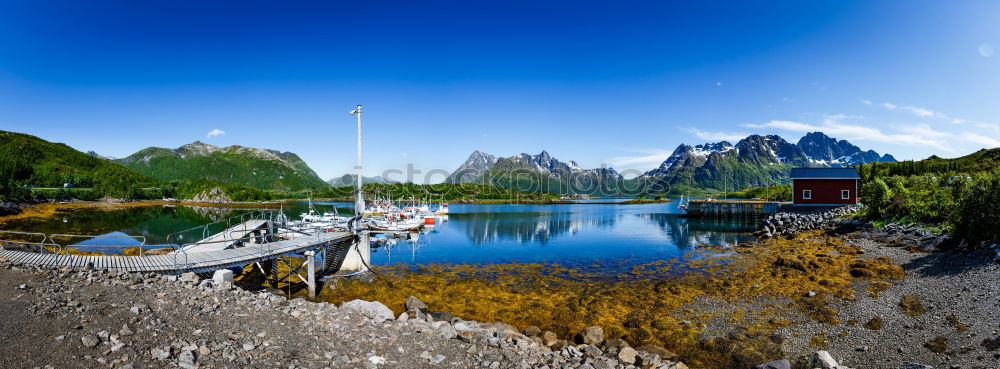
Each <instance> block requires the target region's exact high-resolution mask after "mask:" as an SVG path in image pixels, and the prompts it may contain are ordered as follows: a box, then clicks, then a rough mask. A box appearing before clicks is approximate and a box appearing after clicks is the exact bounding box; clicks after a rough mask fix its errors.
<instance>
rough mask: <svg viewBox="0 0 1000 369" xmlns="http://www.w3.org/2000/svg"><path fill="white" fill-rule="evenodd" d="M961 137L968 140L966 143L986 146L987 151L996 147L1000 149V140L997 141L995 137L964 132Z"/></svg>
mask: <svg viewBox="0 0 1000 369" xmlns="http://www.w3.org/2000/svg"><path fill="white" fill-rule="evenodd" d="M960 137H961V138H962V139H964V140H966V141H969V142H971V143H975V144H980V145H984V146H985V147H984V148H987V149H992V148H994V147H1000V140H997V139H995V138H993V137H989V136H984V135H982V134H979V133H973V132H963V133H962V135H961V136H960Z"/></svg>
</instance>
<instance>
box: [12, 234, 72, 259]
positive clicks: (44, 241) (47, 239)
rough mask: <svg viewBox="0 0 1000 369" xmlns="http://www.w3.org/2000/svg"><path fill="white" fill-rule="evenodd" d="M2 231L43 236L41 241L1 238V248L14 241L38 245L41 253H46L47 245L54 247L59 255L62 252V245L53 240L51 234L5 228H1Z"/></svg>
mask: <svg viewBox="0 0 1000 369" xmlns="http://www.w3.org/2000/svg"><path fill="white" fill-rule="evenodd" d="M0 233H6V234H16V235H24V236H41V237H42V240H41V241H39V242H30V241H15V240H7V239H0V250H3V249H4V245H8V244H12V243H17V244H22V245H33V246H38V253H39V254H44V253H45V247H46V246H49V247H52V248H53V249H54V250H55V251H53V253H54V254H57V255H58V254H61V253H62V245H60V244H58V243H56V242H55V241H54V240H52V238H51V237H50V236H48V235H46V234H44V233H38V232H20V231H4V230H0Z"/></svg>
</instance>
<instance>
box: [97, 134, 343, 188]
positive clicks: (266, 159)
mask: <svg viewBox="0 0 1000 369" xmlns="http://www.w3.org/2000/svg"><path fill="white" fill-rule="evenodd" d="M115 162H117V163H119V164H121V165H122V166H124V167H126V168H129V169H131V170H134V171H136V172H138V173H141V174H144V175H147V176H149V177H152V178H154V179H158V180H161V181H171V180H187V179H207V180H211V181H218V182H223V183H232V184H241V185H247V186H251V187H256V188H261V189H270V190H279V191H298V190H305V189H315V188H326V187H329V185H328V184H327V183H326V182H325V181H323V180H322V179H320V177H319V176H318V175H317V174H316V172H315V171H313V170H312V168H310V167H309V165H307V164H306V163H305V162H304V161H302V159H301V158H299V156H298V155H296V154H294V153H291V152H280V151H276V150H268V149H257V148H252V147H244V146H237V145H234V146H228V147H218V146H213V145H209V144H206V143H203V142H200V141H195V142H193V143H190V144H187V145H184V146H181V147H179V148H176V149H167V148H161V147H148V148H145V149H142V150H139V151H138V152H136V153H134V154H132V155H129V156H128V157H126V158H123V159H116V160H115Z"/></svg>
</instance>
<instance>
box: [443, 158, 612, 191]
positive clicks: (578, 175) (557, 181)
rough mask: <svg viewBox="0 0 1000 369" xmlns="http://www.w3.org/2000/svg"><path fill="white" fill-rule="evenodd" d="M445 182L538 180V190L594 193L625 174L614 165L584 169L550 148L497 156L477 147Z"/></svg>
mask: <svg viewBox="0 0 1000 369" xmlns="http://www.w3.org/2000/svg"><path fill="white" fill-rule="evenodd" d="M446 181H447V182H448V183H471V182H478V183H484V182H489V183H494V184H498V185H503V186H507V187H510V186H515V185H519V186H520V185H530V184H531V183H535V184H538V187H536V188H537V189H541V190H545V191H547V192H557V193H566V194H576V193H594V191H595V190H597V189H598V188H600V187H602V186H606V185H610V184H614V185H617V184H618V183H619V182H620V181H622V176H621V174H619V173H618V171H616V170H615V169H614V168H594V169H584V168H581V167H580V165H579V164H577V163H576V162H575V161H566V162H563V161H560V160H558V159H556V158H553V157H552V156H551V155H549V153H548V152H547V151H542V152H541V153H539V154H537V155H531V154H526V153H522V154H520V155H515V156H511V157H506V158H497V157H496V156H493V155H490V154H485V153H483V152H480V151H478V150H477V151H475V152H473V153H472V155H470V156H469V158H468V159H466V161H465V163H463V164H462V165H461V166H459V167H458V169H455V171H454V172H452V173H451V175H450V176H448V179H447V180H446ZM581 189H582V190H581Z"/></svg>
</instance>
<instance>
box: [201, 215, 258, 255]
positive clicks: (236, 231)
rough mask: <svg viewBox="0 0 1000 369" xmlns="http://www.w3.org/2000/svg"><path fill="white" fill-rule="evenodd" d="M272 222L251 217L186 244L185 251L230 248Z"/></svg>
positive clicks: (208, 250)
mask: <svg viewBox="0 0 1000 369" xmlns="http://www.w3.org/2000/svg"><path fill="white" fill-rule="evenodd" d="M269 224H270V222H268V221H267V220H263V219H251V220H248V221H246V222H243V223H240V224H237V225H235V226H232V227H230V228H229V229H226V230H224V231H222V232H219V233H216V234H214V235H212V236H210V237H208V238H206V239H204V240H201V241H198V242H196V243H194V244H191V245H187V246H184V248H183V249H184V251H185V252H187V253H189V254H192V253H202V252H212V251H220V250H225V249H228V248H230V247H232V246H235V245H236V244H237V243H241V242H243V241H244V238H246V237H247V236H249V235H250V234H252V233H254V232H257V231H259V230H262V229H265V228H267V227H268V225H269Z"/></svg>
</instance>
